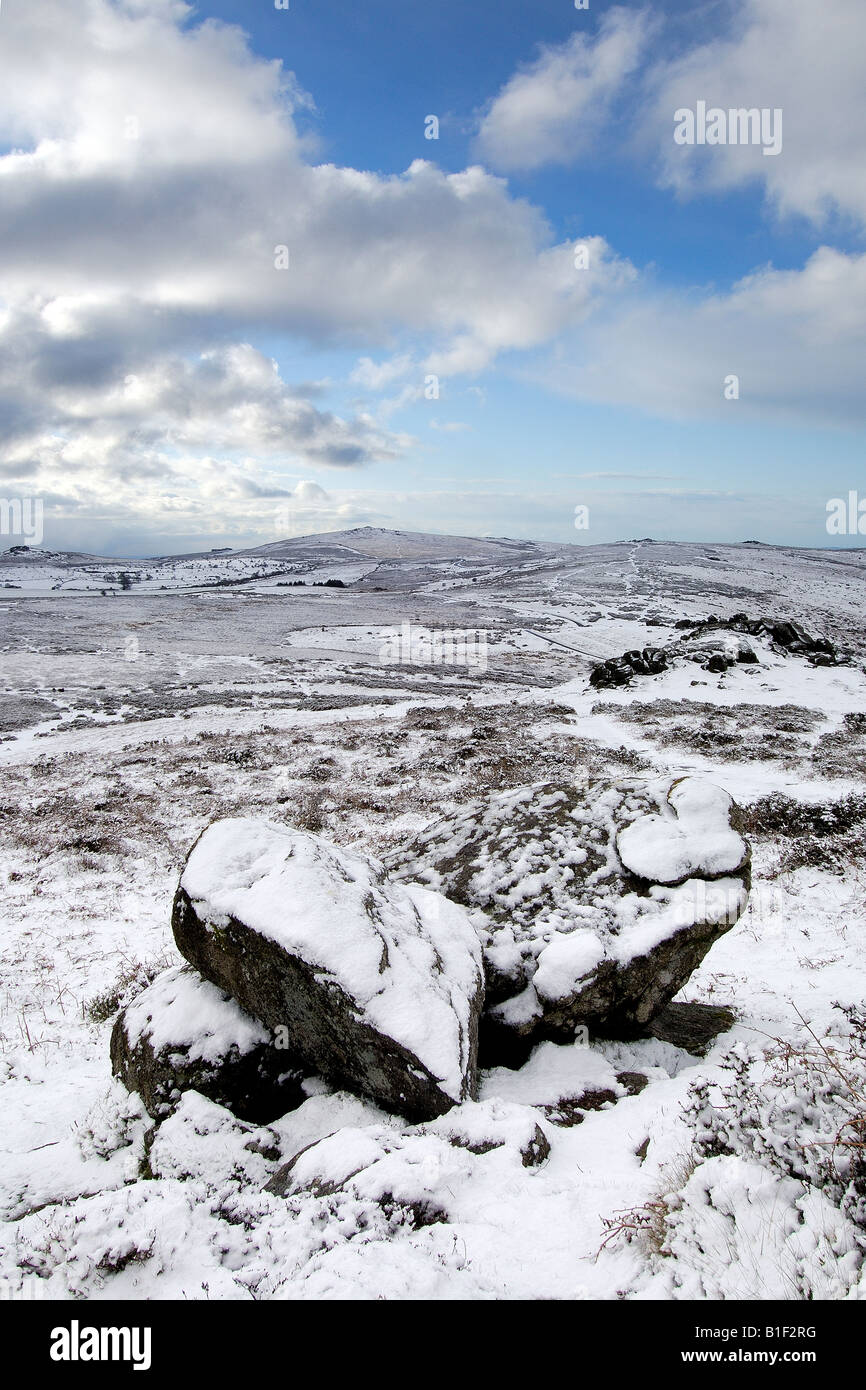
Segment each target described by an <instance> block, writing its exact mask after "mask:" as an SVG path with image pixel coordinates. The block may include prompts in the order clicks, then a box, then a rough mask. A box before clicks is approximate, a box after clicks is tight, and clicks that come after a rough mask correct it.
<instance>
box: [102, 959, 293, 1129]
mask: <svg viewBox="0 0 866 1390" xmlns="http://www.w3.org/2000/svg"><path fill="white" fill-rule="evenodd" d="M111 1065H112V1070H113V1072H114V1074H115V1076H118V1077H119V1078H120V1080H121V1081H122V1082H123V1084H124V1085H125V1086H126V1088H127V1089H128V1090H130V1091H136V1092H137V1093H138V1094H139V1095H140V1096H141V1099H142V1101H143V1102H144V1106H145V1109H146V1110H147V1112H148V1114H150V1115H151V1116H152V1117H153V1118H154V1119H162V1118H164V1117H165V1116H166V1115H168V1114H169V1113H170V1112H171V1111H172V1110H173V1109H174V1108H175V1106H176V1105H177V1104H178V1103H179V1101H180V1100H181V1097H182V1096H183V1094H184V1093H185V1092H187V1091H199V1092H200V1093H201V1094H202V1095H203V1096H206V1097H207V1098H208V1099H209V1100H211V1101H214V1102H216V1103H217V1104H219V1105H224V1106H226V1107H227V1108H228V1109H229V1110H231V1111H232V1113H233V1114H235V1115H237V1116H238V1117H239V1118H240V1119H243V1120H251V1121H253V1122H255V1123H265V1122H267V1121H269V1120H273V1119H276V1118H277V1117H278V1116H280V1115H284V1114H285V1113H286V1111H288V1110H293V1109H294V1108H295V1107H296V1106H298V1105H300V1104H301V1103H302V1102H303V1100H304V1098H305V1097H304V1093H303V1091H302V1090H301V1086H300V1082H301V1077H302V1073H301V1072H300V1071H299V1070H298V1069H297V1067H296V1066H295V1065H293V1060H292V1059H291V1058H290V1057H289V1056H288V1054H287V1053H286V1052H285V1051H282V1050H280V1049H278V1048H276V1047H275V1046H274V1039H273V1037H272V1035H271V1034H270V1033H269V1032H268V1030H267V1029H266V1028H264V1027H263V1026H262V1024H261V1023H259V1021H258V1020H257V1019H254V1018H251V1017H250V1015H249V1014H247V1013H245V1012H244V1011H243V1009H241V1008H240V1007H239V1006H238V1005H237V1004H236V1003H235V1002H234V1000H233V999H229V998H228V996H227V995H225V994H224V993H223V992H222V990H220V989H217V988H216V986H215V985H213V984H211V983H210V982H209V981H208V980H203V979H201V977H200V976H199V975H197V974H196V972H195V971H194V970H192V969H190V967H189V966H188V965H178V966H173V967H172V968H171V969H170V970H164V971H163V972H162V974H161V975H158V976H157V977H156V979H155V980H154V981H153V983H152V984H150V985H148V987H147V989H145V990H143V991H142V993H141V994H139V995H137V996H136V998H135V999H133V1000H132V1002H131V1003H130V1004H127V1006H126V1008H125V1009H124V1010H123V1012H122V1013H121V1014H120V1015H119V1016H118V1018H117V1020H116V1022H115V1024H114V1028H113V1030H112V1034H111Z"/></svg>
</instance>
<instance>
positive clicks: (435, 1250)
mask: <svg viewBox="0 0 866 1390" xmlns="http://www.w3.org/2000/svg"><path fill="white" fill-rule="evenodd" d="M122 575H125V576H126V579H125V580H122V579H121V576H122ZM328 580H337V581H339V584H340V585H341V586H342V587H336V586H333V585H331V586H326V581H328ZM299 581H300V582H299ZM124 585H128V587H124ZM864 599H866V552H861V551H845V552H833V551H827V552H823V551H794V550H787V549H781V548H776V547H769V546H758V545H755V544H751V545H750V544H743V545H740V546H725V545H714V546H710V545H684V544H680V545H672V544H664V543H653V542H649V541H634V542H623V543H620V544H617V545H606V546H598V547H576V546H575V547H568V546H553V545H542V546H532V545H531V544H529V543H527V542H509V541H497V540H470V541H465V542H464V541H460V540H455V539H453V538H444V537H424V536H411V535H400V534H399V533H398V534H394V533H387V532H382V531H375V530H370V529H369V528H364V529H362V530H360V531H357V532H348V533H342V534H336V535H332V536H327V537H312V538H310V537H308V538H304V539H299V540H293V541H287V542H280V543H278V544H275V545H274V546H267V547H261V548H259V549H258V550H257V551H255V552H244V553H242V554H238V555H233V554H225V555H212V556H204V557H176V558H173V559H171V560H168V561H162V560H156V559H154V560H153V561H148V562H138V561H136V562H131V561H130V562H118V561H116V560H105V561H102V560H93V559H90V558H88V557H82V556H77V557H63V556H53V557H52V556H38V555H36V554H31V555H29V556H23V557H20V558H17V559H8V558H0V653H2V660H3V667H2V677H0V679H2V688H3V699H2V706H0V777H2V783H0V786H2V791H0V825H2V831H3V834H2V838H0V884H2V888H3V895H2V926H0V951H2V967H0V969H2V985H0V991H2V992H0V1001H2V1020H0V1090H2V1095H0V1110H2V1114H3V1117H4V1121H3V1137H2V1141H0V1207H2V1221H3V1224H2V1226H0V1241H2V1247H0V1278H2V1280H3V1281H4V1287H5V1288H7V1289H10V1290H12V1291H19V1292H20V1291H22V1290H25V1289H26V1288H27V1287H28V1286H29V1285H30V1284H31V1283H32V1281H33V1280H38V1281H41V1282H40V1288H41V1289H43V1290H44V1291H45V1292H46V1293H47V1295H48V1296H49V1297H54V1298H73V1299H78V1298H92V1299H103V1298H104V1299H109V1298H122V1299H141V1298H168V1299H181V1298H187V1299H203V1298H210V1299H322V1298H359V1299H377V1298H387V1299H407V1298H409V1299H421V1298H437V1299H455V1298H457V1299H484V1300H489V1299H523V1298H531V1299H557V1300H559V1299H566V1300H572V1299H605V1300H614V1299H638V1300H659V1299H663V1300H670V1299H707V1300H719V1299H771V1298H783V1299H791V1300H806V1299H832V1300H841V1299H857V1298H864V1297H866V1265H864V1257H866V1175H864V1170H863V1160H862V1154H863V1147H862V1145H863V1142H864V1139H866V1134H864V1129H863V1124H864V1121H863V1115H864V1110H866V1101H864V1086H866V1028H864V1024H863V1018H864V1013H863V1001H864V999H866V891H864V890H866V871H864V867H863V862H864V861H863V849H864V844H866V790H864V773H866V674H864V662H866V624H864V618H863V614H864V612H866V603H864ZM737 613H746V614H748V615H749V617H750V618H751V617H755V618H766V619H773V620H793V621H795V622H797V623H799V624H801V625H802V626H803V627H804V628H805V629H807V630H808V632H809V633H811V634H817V635H819V636H821V637H823V638H827V639H829V641H830V642H832V643H833V644H834V645H835V647H836V649H837V651H838V653H839V654H840V656H841V658H842V660H841V663H840V664H837V665H821V664H810V662H809V661H808V660H807V659H806V658H805V657H804V656H803V655H801V654H798V653H796V652H792V651H787V650H785V649H783V648H780V646H779V644H778V643H775V642H773V641H771V640H770V639H769V638H767V637H766V636H758V637H755V638H753V639H751V641H752V646H753V648H754V654H755V656H756V658H757V659H756V660H755V661H753V662H748V663H737V664H734V665H732V666H730V667H728V668H727V669H725V670H723V671H710V670H707V669H705V664H702V663H700V662H696V661H692V660H688V659H677V660H674V661H672V662H671V663H670V665H669V667H668V669H666V670H663V671H661V672H659V673H656V674H645V675H638V676H636V677H635V678H634V680H633V681H631V682H630V683H629V684H628V685H624V686H618V687H615V688H611V689H596V688H594V687H593V686H591V685H590V682H589V676H590V673H591V671H592V669H593V667H594V666H595V665H596V664H597V663H599V662H601V661H605V660H607V659H610V658H614V657H618V656H620V655H621V654H622V653H624V652H626V651H629V650H631V649H642V648H645V647H647V646H652V647H664V646H667V645H669V644H671V643H675V642H676V641H677V640H678V639H679V638H681V636H682V632H683V628H682V624H683V623H684V622H685V620H687V619H688V620H691V621H692V622H693V623H698V622H699V621H700V620H702V619H706V618H708V617H709V616H710V615H715V616H716V617H718V618H722V619H724V618H729V617H731V616H732V615H734V614H737ZM404 624H408V625H409V626H410V629H414V630H415V631H416V632H417V631H418V630H419V629H420V630H425V631H436V630H444V629H447V630H449V631H452V632H458V633H465V632H471V633H473V634H483V641H484V662H483V664H482V663H480V662H477V661H476V662H474V663H471V662H470V663H465V662H464V663H462V664H461V663H460V662H451V663H446V664H441V663H434V662H431V661H429V660H424V659H423V648H418V649H417V650H416V652H415V657H416V659H414V660H411V659H410V660H400V661H397V662H394V661H393V660H392V661H388V660H384V659H383V656H382V650H383V643H384V642H385V641H386V636H387V634H388V633H394V632H399V631H400V630H401V629H402V626H403V625H404ZM677 624H680V625H681V626H680V627H679V628H678V627H677ZM472 650H474V651H476V652H477V651H478V650H480V648H479V647H478V645H477V642H476V646H475V647H474V648H472ZM419 652H421V656H420V657H419V656H418V653H419ZM685 774H699V775H701V776H703V777H706V778H708V779H710V780H711V781H712V782H715V783H717V784H718V785H719V786H721V787H723V788H724V789H726V790H727V791H728V792H729V793H730V794H731V795H732V796H733V797H734V798H735V800H736V801H737V802H738V803H739V805H740V806H741V807H742V808H743V810H744V814H745V824H746V831H747V834H748V836H749V838H750V840H751V844H752V853H753V866H752V890H751V897H750V902H749V906H748V908H747V910H746V912H745V913H744V915H743V916H742V917H741V918H740V920H739V921H738V922H737V924H736V925H735V926H734V927H733V928H732V929H731V930H730V931H729V932H728V933H727V934H726V935H724V936H723V937H722V938H721V939H720V940H719V941H718V942H717V943H716V944H715V945H714V946H713V947H712V948H711V950H710V952H709V954H708V955H707V957H706V958H705V960H704V961H703V964H702V965H701V966H700V967H699V969H698V970H697V971H696V972H695V973H694V975H693V976H692V978H691V979H690V981H689V983H688V984H687V986H686V987H685V989H684V990H683V991H682V993H681V995H680V996H679V998H678V1002H683V1003H688V1004H694V1003H697V1004H704V1005H711V1006H717V1007H719V1008H722V1009H726V1010H730V1011H731V1013H730V1016H729V1017H728V1022H727V1024H726V1026H725V1027H724V1028H723V1030H722V1031H720V1032H719V1033H718V1034H717V1035H716V1036H715V1038H714V1039H711V1040H710V1041H709V1043H708V1046H707V1050H706V1052H705V1055H699V1054H698V1053H697V1052H691V1051H688V1050H686V1048H685V1047H683V1046H678V1045H676V1043H674V1042H672V1041H670V1040H665V1039H662V1038H658V1037H646V1038H641V1039H638V1040H633V1041H629V1042H622V1041H617V1040H615V1039H606V1038H603V1037H594V1036H590V1038H589V1040H588V1042H586V1041H585V1040H584V1039H580V1040H578V1041H576V1042H575V1043H573V1044H564V1043H554V1042H543V1043H541V1044H539V1045H538V1046H537V1047H535V1049H534V1050H533V1052H532V1054H531V1055H530V1057H529V1059H528V1060H527V1061H526V1062H525V1063H524V1064H523V1065H522V1066H520V1067H516V1068H507V1067H505V1066H495V1067H488V1068H485V1069H484V1070H483V1071H482V1074H481V1079H480V1087H479V1097H478V1100H477V1101H467V1102H464V1103H463V1104H462V1105H458V1106H456V1107H455V1108H454V1109H453V1110H452V1111H450V1112H449V1113H448V1114H447V1115H446V1116H444V1117H442V1118H440V1119H438V1120H435V1121H433V1122H428V1123H424V1124H410V1123H408V1122H406V1121H404V1120H402V1119H401V1118H399V1117H396V1116H394V1115H393V1114H386V1113H385V1112H384V1111H381V1110H379V1109H378V1108H377V1107H376V1106H375V1105H373V1104H372V1103H370V1102H367V1101H364V1100H362V1099H359V1098H358V1097H357V1096H355V1095H352V1094H349V1093H348V1092H345V1091H342V1092H341V1091H336V1090H334V1088H333V1087H331V1086H329V1085H328V1084H326V1083H325V1082H324V1081H320V1080H317V1079H315V1078H314V1079H312V1080H308V1081H307V1082H306V1083H305V1093H306V1099H305V1100H304V1101H303V1103H302V1104H301V1105H300V1106H299V1107H298V1108H295V1109H293V1110H291V1111H289V1112H288V1113H287V1114H285V1115H284V1116H283V1117H281V1118H279V1119H277V1120H275V1121H273V1122H272V1123H270V1124H269V1125H267V1126H265V1127H257V1126H255V1125H253V1124H250V1123H247V1122H242V1121H240V1120H238V1119H236V1118H235V1117H234V1116H233V1115H232V1114H231V1113H230V1112H229V1111H228V1110H227V1109H225V1108H224V1107H222V1106H220V1105H217V1104H214V1103H213V1102H211V1101H208V1100H206V1099H204V1098H203V1097H202V1096H200V1095H199V1094H197V1093H196V1092H188V1093H187V1094H186V1095H185V1096H184V1097H183V1099H182V1101H181V1103H180V1104H179V1106H178V1107H177V1109H176V1111H175V1112H174V1114H172V1115H171V1116H170V1117H169V1118H167V1119H165V1120H163V1121H162V1122H161V1123H160V1124H159V1125H158V1126H156V1127H155V1128H154V1126H153V1122H152V1121H151V1120H150V1119H149V1117H148V1116H147V1114H146V1113H145V1111H144V1109H143V1107H142V1105H141V1103H140V1102H139V1100H138V1098H137V1097H136V1096H134V1095H130V1094H129V1093H127V1092H126V1090H125V1089H124V1088H123V1087H122V1085H121V1084H120V1082H119V1081H116V1080H113V1079H112V1075H111V1066H110V1062H109V1035H110V1033H111V1029H112V1023H113V1020H114V1018H115V1016H116V1014H117V1011H118V1010H119V1009H120V1008H121V1007H122V1006H123V1005H124V1004H126V1003H127V1002H128V1001H129V1000H131V999H132V998H133V997H134V996H135V994H136V993H137V992H138V991H139V990H141V989H142V987H143V986H144V985H145V984H147V983H148V981H149V980H150V979H151V978H153V976H154V975H155V974H156V973H157V972H158V971H160V970H162V969H164V968H165V967H166V966H168V965H172V964H174V963H175V962H176V961H177V959H178V957H177V952H176V948H175V946H174V941H173V939H172V933H171V926H170V912H171V903H172V898H173V895H174V891H175V889H176V887H177V883H178V877H179V874H180V872H181V869H182V867H183V864H184V860H185V858H186V856H187V854H188V852H189V850H190V848H191V846H192V845H193V843H194V842H195V840H196V838H197V836H198V835H199V834H200V833H201V832H202V830H203V829H204V828H205V827H206V826H207V825H208V824H209V823H210V822H211V821H213V820H216V819H218V818H222V817H234V816H244V817H249V816H253V817H259V818H263V819H266V820H269V821H271V822H274V823H277V824H282V825H286V826H290V827H299V828H302V829H306V830H309V831H312V832H314V833H316V834H318V835H321V836H322V837H324V838H326V839H327V840H329V841H331V842H332V843H335V844H337V845H339V846H343V847H351V848H352V849H353V850H358V851H362V852H364V853H366V854H372V855H374V856H377V857H381V856H387V855H388V854H389V853H392V852H393V851H394V850H395V848H399V847H400V846H401V845H402V844H405V842H406V841H407V840H408V839H409V838H410V837H411V836H412V835H414V834H415V833H417V832H418V831H420V830H421V829H423V827H424V826H426V825H427V824H428V823H429V822H431V821H432V820H434V819H435V818H437V817H439V816H442V815H443V814H446V813H447V812H448V811H449V810H452V809H454V808H456V807H459V806H461V805H463V804H464V803H466V802H468V801H469V800H470V799H471V798H473V797H477V796H479V795H480V794H482V793H484V792H486V791H495V790H504V789H508V788H513V787H519V786H523V785H526V784H529V783H536V782H542V781H547V780H551V781H559V782H562V781H568V780H572V779H573V780H575V781H577V782H581V781H585V780H586V779H598V778H611V779H612V778H615V777H620V776H624V775H630V776H635V777H639V778H644V777H645V778H646V779H648V780H649V779H653V778H658V777H659V776H663V775H665V776H671V777H680V776H683V775H685ZM858 1011H859V1012H858ZM728 1025H729V1026H728ZM635 1076H638V1077H639V1080H638V1082H637V1083H636V1084H635V1083H634V1077H635ZM623 1077H626V1078H631V1081H630V1082H629V1081H624V1080H623V1079H622V1078H623ZM858 1088H859V1090H858ZM858 1107H859V1109H858ZM858 1116H859V1120H858ZM858 1124H859V1129H858V1128H857V1125H858ZM536 1125H537V1126H538V1127H539V1128H540V1130H541V1132H542V1135H543V1137H544V1140H545V1141H546V1147H547V1146H549V1153H546V1155H545V1156H544V1157H543V1158H542V1159H541V1161H535V1160H533V1161H532V1162H527V1161H525V1160H526V1142H527V1140H526V1136H527V1135H532V1134H533V1133H534V1127H535V1126H536ZM490 1134H493V1135H494V1137H495V1144H494V1146H492V1147H491V1146H490V1144H488V1142H487V1136H489V1135H490ZM461 1135H462V1136H464V1138H465V1136H466V1135H469V1136H470V1138H471V1136H473V1135H477V1136H480V1137H481V1141H480V1142H478V1143H472V1144H470V1143H469V1141H468V1140H467V1141H466V1142H465V1143H464V1142H462V1140H459V1136H461ZM858 1135H859V1139H858V1138H857V1136H858ZM455 1136H458V1140H455ZM854 1140H856V1141H857V1142H856V1143H855V1142H854ZM318 1141H325V1142H322V1143H318ZM492 1142H493V1141H491V1143H492ZM317 1143H318V1146H317V1148H316V1149H315V1150H314V1151H313V1150H311V1151H310V1153H308V1154H307V1155H306V1156H305V1159H304V1162H305V1163H306V1165H307V1168H308V1169H309V1173H308V1178H309V1181H308V1182H307V1184H306V1186H304V1187H303V1188H301V1189H299V1190H298V1191H294V1192H292V1193H291V1194H290V1195H289V1196H287V1197H286V1196H279V1195H275V1194H273V1193H271V1192H265V1191H264V1190H263V1189H264V1188H265V1184H266V1183H267V1182H268V1181H269V1179H271V1178H272V1177H273V1175H274V1173H276V1171H277V1170H278V1169H279V1168H280V1167H281V1166H282V1165H283V1164H285V1163H286V1162H287V1161H288V1160H289V1159H291V1158H293V1157H294V1156H295V1155H296V1154H298V1153H299V1152H300V1151H301V1150H302V1149H305V1148H306V1147H307V1146H310V1145H313V1144H317ZM858 1143H859V1148H858V1147H857V1144H858ZM476 1150H477V1151H476ZM538 1157H539V1155H537V1154H536V1156H535V1158H536V1159H537V1158H538Z"/></svg>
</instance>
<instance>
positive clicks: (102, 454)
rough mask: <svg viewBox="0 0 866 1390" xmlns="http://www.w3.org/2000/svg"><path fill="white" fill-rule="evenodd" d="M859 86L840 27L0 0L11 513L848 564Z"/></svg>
mask: <svg viewBox="0 0 866 1390" xmlns="http://www.w3.org/2000/svg"><path fill="white" fill-rule="evenodd" d="M278 4H279V5H280V7H279V8H278ZM864 52H866V5H864V4H863V0H821V4H817V3H815V0H710V3H700V0H698V3H695V0H666V2H665V3H660V4H655V5H646V4H643V3H632V2H631V0H626V3H621V4H608V3H603V0H589V3H588V4H587V5H586V6H585V7H582V8H577V5H576V4H575V3H574V0H531V3H530V0H525V2H524V0H472V3H471V4H470V3H467V0H434V2H431V3H428V4H421V3H417V2H416V3H407V0H364V3H363V4H359V3H357V0H288V4H287V5H286V7H285V8H283V7H282V3H281V0H277V3H274V0H243V3H241V2H240V0H213V3H202V4H199V5H195V6H193V5H190V4H186V3H184V0H38V3H33V0H2V6H0V217H2V226H3V234H2V260H0V503H4V502H6V503H8V502H10V501H12V500H14V499H31V500H32V499H39V500H40V502H41V503H42V507H43V514H44V540H43V544H44V545H45V546H46V547H47V548H52V549H76V550H85V551H88V552H91V553H96V554H106V555H130V556H134V555H145V554H149V555H153V554H164V553H179V552H184V551H188V550H195V549H203V548H209V547H210V546H214V545H220V546H223V545H231V546H234V547H241V546H245V545H255V544H260V543H262V542H264V541H271V540H277V539H279V538H280V537H282V536H287V535H302V534H309V533H312V532H323V531H332V530H341V529H344V528H351V527H354V526H364V525H374V526H386V527H393V528H397V529H406V530H418V531H437V532H444V533H450V534H455V535H460V534H462V535H492V536H514V537H523V538H530V539H535V540H545V541H571V542H575V543H579V544H594V543H599V542H606V541H610V540H617V539H628V538H632V537H640V536H653V537H655V538H657V539H673V540H709V541H739V540H749V539H757V540H763V541H766V542H772V543H780V544H793V545H807V546H816V545H818V546H820V545H832V546H840V545H841V546H848V545H858V544H860V545H862V544H864V541H863V537H862V535H861V534H860V533H858V530H857V516H856V515H855V514H854V513H855V509H856V502H857V501H858V500H859V498H860V497H862V499H863V502H864V513H866V470H864V467H863V457H864V454H863V436H864V423H866V390H864V367H866V351H864V349H866V160H864V154H863V151H864V148H866V83H864V82H863V60H862V55H863V53H864ZM739 108H748V109H756V110H757V111H758V112H759V113H764V118H763V119H764V125H763V127H761V126H760V123H759V122H756V124H755V127H754V128H752V127H751V126H750V127H749V129H748V131H747V130H746V129H745V124H744V127H743V129H741V130H738V129H737V128H736V127H735V123H733V122H730V121H729V120H728V117H727V113H728V112H729V111H733V110H736V109H739ZM702 111H703V112H705V113H708V119H709V120H710V127H709V129H707V125H706V120H704V125H703V127H702V126H701V121H702V116H701V112H702ZM714 111H716V112H719V113H721V122H720V121H719V119H717V118H716V117H714V116H713V114H712V113H713V112H714ZM683 113H686V115H684V114H683ZM689 119H691V120H692V128H691V130H690V128H689ZM729 126H731V129H730V131H729V130H728V127H729ZM705 130H707V133H708V135H709V138H708V139H707V140H706V141H705V142H700V141H699V138H698V137H699V134H703V133H704V131H705ZM729 134H730V137H731V138H730V139H728V138H727V137H728V135H729ZM738 134H739V136H741V137H745V136H747V135H748V136H749V139H748V140H746V139H744V138H741V139H740V141H739V142H736V140H735V138H734V137H735V136H737V135H738ZM690 135H691V137H692V139H691V142H690V141H689V136H690ZM722 136H724V139H722V138H721V137H722ZM858 488H859V489H860V491H859V493H858V491H857V490H858ZM852 492H853V493H855V494H856V497H855V498H854V499H853V500H854V503H855V507H854V508H849V511H848V512H847V513H846V515H847V518H848V520H847V524H846V526H845V530H844V534H841V535H840V534H835V533H834V534H832V535H831V534H828V530H827V520H828V511H827V507H828V503H829V502H830V501H831V499H835V498H842V499H845V500H846V502H847V499H848V498H849V495H850V494H851V493H852ZM576 509H577V510H576ZM836 510H837V511H838V509H836ZM13 516H14V509H11V508H10V507H9V506H8V505H7V506H5V507H4V506H0V532H2V534H0V549H2V548H6V547H7V546H9V545H12V544H15V543H17V542H20V540H21V539H22V537H21V536H20V535H18V536H16V535H14V534H12V522H11V521H10V520H9V518H11V517H13ZM862 521H863V528H864V532H866V515H864V517H863V518H862Z"/></svg>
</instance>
